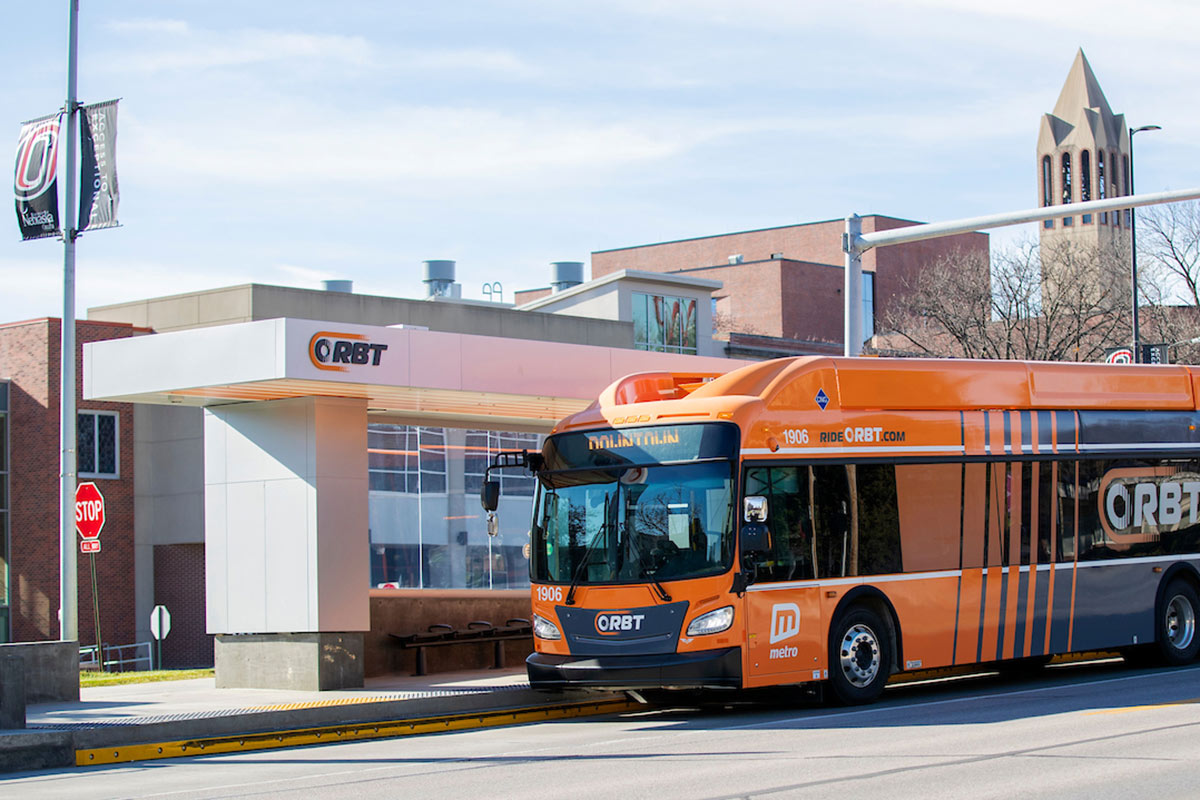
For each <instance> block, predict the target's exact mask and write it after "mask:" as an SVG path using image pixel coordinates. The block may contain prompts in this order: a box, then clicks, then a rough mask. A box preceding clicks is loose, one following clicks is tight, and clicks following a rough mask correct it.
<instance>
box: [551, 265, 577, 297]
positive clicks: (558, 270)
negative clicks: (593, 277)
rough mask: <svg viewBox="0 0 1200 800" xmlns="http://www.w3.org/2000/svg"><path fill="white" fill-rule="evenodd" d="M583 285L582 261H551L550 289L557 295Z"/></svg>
mask: <svg viewBox="0 0 1200 800" xmlns="http://www.w3.org/2000/svg"><path fill="white" fill-rule="evenodd" d="M581 283H583V262H582V261H551V262H550V288H551V289H552V290H553V291H554V293H555V294H557V293H559V292H561V291H564V290H566V289H570V288H571V287H572V286H578V285H579V284H581Z"/></svg>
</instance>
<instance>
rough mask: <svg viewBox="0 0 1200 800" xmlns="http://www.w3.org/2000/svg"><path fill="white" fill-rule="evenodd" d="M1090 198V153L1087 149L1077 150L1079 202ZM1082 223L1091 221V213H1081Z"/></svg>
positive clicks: (1087, 223)
mask: <svg viewBox="0 0 1200 800" xmlns="http://www.w3.org/2000/svg"><path fill="white" fill-rule="evenodd" d="M1091 199H1092V154H1091V152H1090V151H1088V150H1081V151H1080V152H1079V202H1081V203H1086V202H1087V201H1088V200H1091ZM1081 221H1082V222H1083V224H1084V225H1090V224H1091V222H1092V215H1091V214H1083V215H1082V220H1081Z"/></svg>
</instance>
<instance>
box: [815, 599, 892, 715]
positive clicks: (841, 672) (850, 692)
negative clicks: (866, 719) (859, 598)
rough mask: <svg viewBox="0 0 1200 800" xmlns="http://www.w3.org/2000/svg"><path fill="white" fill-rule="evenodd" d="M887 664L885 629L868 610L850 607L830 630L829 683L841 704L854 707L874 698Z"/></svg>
mask: <svg viewBox="0 0 1200 800" xmlns="http://www.w3.org/2000/svg"><path fill="white" fill-rule="evenodd" d="M891 663H892V652H891V640H890V638H889V637H888V628H887V626H886V625H885V624H884V621H883V620H882V619H880V618H879V615H878V614H876V613H875V612H874V611H872V610H871V609H869V608H866V607H864V606H857V607H855V608H852V609H850V610H849V611H847V612H846V613H845V614H843V615H842V616H841V617H840V618H839V619H838V621H837V624H835V625H834V626H833V628H831V629H830V637H829V683H830V685H831V686H832V688H833V693H834V694H835V695H837V698H838V699H839V700H841V701H842V702H843V703H845V704H847V705H858V704H862V703H871V702H874V701H875V700H876V699H878V698H879V695H880V694H882V693H883V687H884V686H885V685H886V684H887V680H888V673H889V671H890V665H891Z"/></svg>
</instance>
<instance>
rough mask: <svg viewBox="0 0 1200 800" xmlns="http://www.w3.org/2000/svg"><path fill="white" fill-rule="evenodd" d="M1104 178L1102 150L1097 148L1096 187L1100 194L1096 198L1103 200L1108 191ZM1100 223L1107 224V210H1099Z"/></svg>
mask: <svg viewBox="0 0 1200 800" xmlns="http://www.w3.org/2000/svg"><path fill="white" fill-rule="evenodd" d="M1105 180H1106V178H1105V176H1104V151H1103V150H1097V151H1096V189H1097V190H1098V191H1099V192H1100V196H1099V198H1098V199H1100V200H1104V199H1106V198H1107V197H1108V191H1107V189H1106V188H1105V187H1106V184H1105ZM1100 224H1101V225H1107V224H1108V212H1107V211H1101V212H1100Z"/></svg>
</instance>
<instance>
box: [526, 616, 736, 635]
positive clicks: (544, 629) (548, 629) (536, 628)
mask: <svg viewBox="0 0 1200 800" xmlns="http://www.w3.org/2000/svg"><path fill="white" fill-rule="evenodd" d="M731 610H732V609H731ZM533 635H534V636H536V637H538V638H539V639H561V638H562V634H561V633H559V631H558V626H557V625H555V624H554V623H553V622H551V621H550V620H548V619H546V618H545V617H542V616H539V615H537V614H534V615H533Z"/></svg>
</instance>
